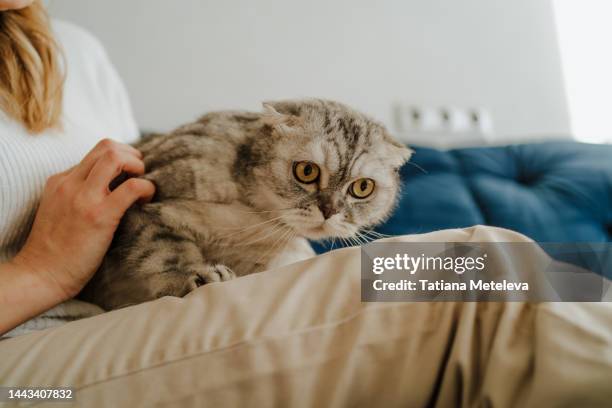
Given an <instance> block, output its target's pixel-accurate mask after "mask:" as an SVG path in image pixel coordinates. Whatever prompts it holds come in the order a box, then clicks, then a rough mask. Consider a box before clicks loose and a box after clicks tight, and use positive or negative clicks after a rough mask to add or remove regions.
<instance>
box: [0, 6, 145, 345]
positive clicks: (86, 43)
mask: <svg viewBox="0 0 612 408" xmlns="http://www.w3.org/2000/svg"><path fill="white" fill-rule="evenodd" d="M62 51H63V53H62ZM0 55H1V56H2V58H1V59H0V111H1V112H0V187H1V189H0V214H1V218H0V262H2V263H0V335H1V334H2V333H5V332H7V331H8V330H10V329H12V328H13V327H15V326H17V325H19V324H20V323H22V322H25V321H26V320H28V319H30V318H32V317H34V316H36V315H38V314H39V313H41V312H44V311H45V310H48V309H50V308H52V307H53V306H56V305H58V304H60V303H62V302H64V301H66V300H68V299H70V298H72V297H73V296H75V295H76V294H77V293H78V292H79V291H80V290H81V289H82V287H83V286H84V285H85V283H86V282H87V281H88V280H89V278H90V277H91V276H92V275H93V273H94V272H95V270H96V268H97V266H98V264H99V263H100V262H101V259H102V257H103V256H104V253H105V251H106V249H107V248H108V246H109V244H110V241H111V239H112V236H113V233H114V231H115V228H116V227H117V225H118V223H119V220H120V218H121V216H122V215H123V213H124V212H125V211H126V209H127V208H128V207H129V206H130V205H132V204H133V203H134V202H136V201H137V200H147V199H149V198H150V197H151V196H152V195H153V193H154V186H153V185H152V183H151V182H149V181H146V180H142V179H137V178H132V179H129V180H128V181H126V182H124V183H123V184H121V185H120V186H119V187H118V188H117V189H116V190H114V191H113V192H110V191H109V189H108V185H109V183H110V182H111V180H113V179H114V178H115V177H116V176H117V175H118V174H119V173H120V172H121V171H126V172H128V173H131V174H134V175H139V174H142V173H143V172H144V164H143V162H142V157H141V154H140V152H138V151H137V150H136V149H134V148H132V147H130V146H128V145H126V144H123V143H119V142H115V141H111V140H110V139H104V137H110V138H113V139H115V140H118V141H121V142H130V141H133V140H134V139H135V138H136V137H137V135H138V132H137V128H136V125H135V122H134V120H133V118H132V113H131V110H130V106H129V102H128V99H127V95H126V92H125V90H124V88H123V85H122V83H121V81H120V79H119V77H118V75H117V74H116V72H115V70H114V69H113V67H112V65H111V64H110V62H109V60H108V59H107V57H106V55H105V53H104V50H103V49H102V47H101V46H100V44H98V42H97V41H96V40H95V39H94V38H92V37H91V36H89V35H88V34H87V33H85V32H83V31H82V30H80V29H78V28H76V27H73V26H71V25H68V24H66V23H61V22H56V23H54V25H53V27H51V26H50V23H49V19H48V17H47V15H46V12H45V10H44V8H43V6H42V4H41V3H40V1H32V0H0ZM94 146H95V147H94ZM89 149H91V150H90V151H89V153H87V154H86V152H87V150H89ZM45 180H46V182H45ZM38 202H40V204H39V205H38V209H36V208H37V203H38ZM34 214H36V215H35V216H34ZM32 220H34V221H33V224H32ZM30 227H31V231H30Z"/></svg>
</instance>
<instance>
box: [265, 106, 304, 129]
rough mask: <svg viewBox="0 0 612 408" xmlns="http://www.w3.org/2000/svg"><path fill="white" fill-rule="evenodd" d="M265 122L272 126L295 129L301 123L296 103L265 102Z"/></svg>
mask: <svg viewBox="0 0 612 408" xmlns="http://www.w3.org/2000/svg"><path fill="white" fill-rule="evenodd" d="M262 105H263V108H264V117H263V119H264V121H265V122H266V123H268V124H269V125H272V126H287V127H293V126H295V125H297V124H299V123H300V122H301V120H300V118H299V108H298V107H297V104H295V103H294V102H288V101H287V102H263V103H262Z"/></svg>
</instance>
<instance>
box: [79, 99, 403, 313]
mask: <svg viewBox="0 0 612 408" xmlns="http://www.w3.org/2000/svg"><path fill="white" fill-rule="evenodd" d="M263 106H264V110H263V112H262V113H253V112H237V111H226V112H213V113H208V114H206V115H204V116H203V117H201V118H200V119H199V120H198V121H196V122H195V123H191V124H188V125H185V126H182V127H179V128H178V129H176V130H174V131H173V132H171V133H169V134H167V135H160V134H158V135H153V136H149V137H145V138H143V140H141V141H140V142H138V143H136V144H135V147H136V148H138V149H139V150H140V151H141V152H142V153H143V156H144V162H145V167H146V173H145V175H144V176H143V177H144V178H146V179H148V180H151V181H152V182H154V183H155V185H156V194H155V197H154V199H153V200H152V202H150V203H148V204H144V205H141V206H139V205H135V206H133V207H131V208H130V209H129V210H128V211H127V212H126V214H125V215H124V217H123V219H122V221H121V223H120V225H119V227H118V229H117V231H116V233H115V236H114V239H113V242H112V244H111V247H110V249H109V251H108V253H107V254H106V256H105V258H104V260H103V262H102V265H101V266H100V268H99V270H98V271H97V272H96V274H95V276H94V277H93V279H92V280H91V281H90V282H89V284H88V285H87V286H86V288H85V289H84V291H83V292H82V294H81V298H83V299H84V300H87V301H90V302H92V303H95V304H98V305H99V306H101V307H103V308H104V309H107V310H110V309H116V308H120V307H124V306H128V305H131V304H136V303H140V302H144V301H148V300H152V299H156V298H159V297H162V296H166V295H172V296H184V295H186V294H187V293H189V292H190V291H192V290H194V289H195V288H197V287H199V286H201V285H204V284H206V283H210V282H217V281H226V280H229V279H232V278H234V277H236V276H242V275H246V274H250V273H254V272H259V271H263V270H265V269H268V268H272V267H274V266H280V265H283V264H287V263H290V262H293V261H297V260H300V259H304V258H307V257H310V256H312V255H314V252H313V250H312V248H311V247H310V245H309V243H308V241H307V240H308V239H311V240H318V239H324V238H332V237H338V238H348V237H353V236H355V235H356V234H357V233H358V231H360V230H361V229H363V228H371V227H372V226H375V225H376V224H378V223H380V222H382V221H384V220H385V219H386V218H387V217H388V216H389V215H390V213H391V211H392V210H393V208H394V207H395V204H396V198H397V194H398V191H399V174H398V169H399V168H400V167H401V166H402V165H403V164H404V163H405V162H406V161H407V160H409V158H410V156H411V154H412V151H411V150H410V149H409V148H407V147H405V146H404V145H402V144H400V143H399V142H397V141H396V140H394V139H393V138H392V137H391V136H390V134H389V133H388V132H387V130H386V129H385V127H384V126H383V125H381V124H379V123H378V122H376V121H374V120H372V119H370V118H369V117H367V116H365V115H363V114H361V113H359V112H357V111H356V110H354V109H352V108H350V107H348V106H346V105H344V104H341V103H338V102H332V101H327V100H321V99H306V100H290V101H280V102H270V103H264V104H263Z"/></svg>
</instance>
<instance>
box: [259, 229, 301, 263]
mask: <svg viewBox="0 0 612 408" xmlns="http://www.w3.org/2000/svg"><path fill="white" fill-rule="evenodd" d="M292 233H293V229H292V228H289V227H286V230H285V231H284V232H282V233H281V234H279V237H278V238H277V239H276V240H275V241H274V243H273V244H272V245H271V246H270V248H268V250H267V251H265V252H264V253H263V254H262V255H261V256H260V257H259V258H257V260H255V262H253V264H254V265H257V264H258V263H259V262H260V261H262V260H265V259H266V257H267V256H268V255H269V254H271V253H274V251H275V250H276V249H277V247H278V246H279V243H281V242H282V241H283V239H284V238H285V237H287V236H288V235H291V234H292ZM287 242H289V241H286V242H285V245H286V244H287Z"/></svg>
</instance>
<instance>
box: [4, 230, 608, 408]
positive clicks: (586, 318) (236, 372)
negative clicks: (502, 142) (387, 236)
mask: <svg viewBox="0 0 612 408" xmlns="http://www.w3.org/2000/svg"><path fill="white" fill-rule="evenodd" d="M525 239H526V238H524V237H523V236H521V235H518V234H516V233H513V232H510V231H506V230H500V229H495V228H485V227H474V228H470V229H465V230H448V231H440V232H435V233H430V234H424V235H413V236H405V237H399V238H394V239H393V240H396V241H410V242H427V241H430V242H441V241H472V242H474V241H506V242H508V241H523V240H525ZM538 256H541V255H538ZM359 262H360V257H359V249H357V248H349V249H343V250H339V251H334V252H333V253H329V254H326V255H323V256H319V257H317V258H314V259H311V260H307V261H304V262H302V263H299V264H294V265H290V266H287V267H284V268H279V269H276V270H271V271H268V272H263V273H260V274H255V275H251V276H247V277H243V278H240V279H237V280H235V281H231V282H226V283H220V284H211V285H206V286H204V287H202V288H200V289H198V290H196V291H195V292H193V293H191V294H190V295H188V296H187V297H185V298H183V299H179V298H170V297H167V298H163V299H159V300H157V301H154V302H149V303H146V304H141V305H138V306H134V307H130V308H126V309H122V310H118V311H114V312H110V313H106V314H103V315H100V316H96V317H92V318H89V319H84V320H80V321H75V322H73V323H69V324H66V325H64V326H62V327H59V328H56V329H50V330H46V331H43V332H39V333H34V334H30V335H25V336H21V337H18V338H15V339H9V340H5V341H2V342H0V384H1V385H12V386H28V385H29V386H72V387H75V390H76V398H77V402H76V406H84V407H92V406H95V407H98V406H99V407H138V406H152V405H156V404H157V405H159V406H179V407H190V406H194V407H202V406H209V407H270V406H279V407H329V406H332V407H346V406H349V407H353V406H363V407H375V406H380V407H394V406H403V407H423V406H439V407H453V406H479V407H480V406H493V407H556V406H584V407H587V406H588V407H594V406H612V305H611V304H608V303H599V304H593V303H588V304H587V303H582V304H579V303H540V304H524V303H361V302H360V271H359V270H360V268H359ZM50 406H52V407H58V406H62V404H57V403H54V404H52V405H50Z"/></svg>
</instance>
